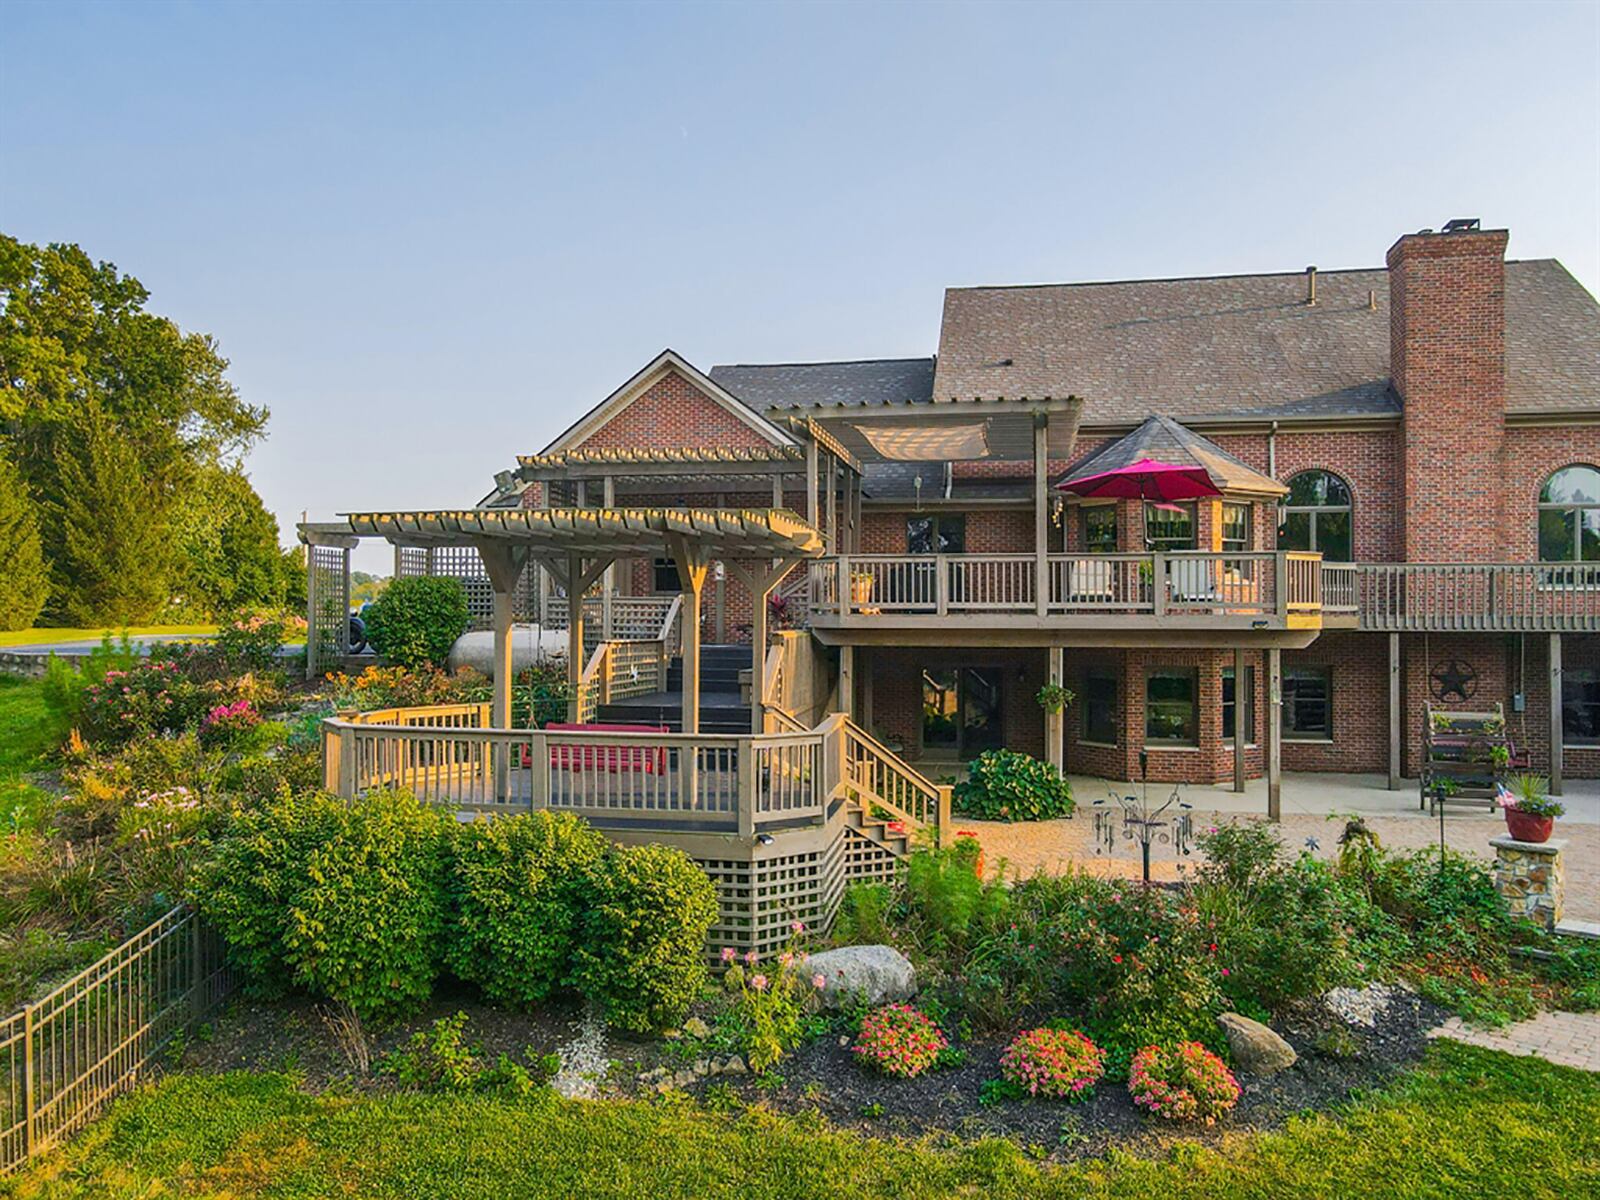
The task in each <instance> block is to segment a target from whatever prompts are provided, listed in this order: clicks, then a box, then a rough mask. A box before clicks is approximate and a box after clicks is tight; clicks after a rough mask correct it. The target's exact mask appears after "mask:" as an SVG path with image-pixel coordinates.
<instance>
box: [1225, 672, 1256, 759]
mask: <svg viewBox="0 0 1600 1200" xmlns="http://www.w3.org/2000/svg"><path fill="white" fill-rule="evenodd" d="M1243 699H1244V708H1243V709H1242V710H1241V709H1240V707H1239V689H1238V687H1237V686H1236V685H1235V683H1234V679H1233V668H1232V667H1223V668H1222V736H1223V738H1224V739H1226V740H1228V741H1232V740H1233V731H1234V729H1235V728H1236V727H1237V726H1236V725H1235V722H1236V721H1238V719H1239V714H1240V712H1241V711H1242V712H1243V714H1244V741H1245V745H1247V746H1248V745H1253V744H1254V743H1255V740H1256V669H1255V668H1254V667H1246V668H1245V669H1244V697H1243Z"/></svg>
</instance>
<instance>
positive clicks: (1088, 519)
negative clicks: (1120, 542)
mask: <svg viewBox="0 0 1600 1200" xmlns="http://www.w3.org/2000/svg"><path fill="white" fill-rule="evenodd" d="M1079 512H1080V513H1081V516H1080V518H1079V519H1080V520H1081V521H1082V523H1083V548H1084V549H1085V550H1086V551H1088V552H1089V553H1090V554H1115V553H1116V552H1117V506H1116V505H1115V504H1091V505H1089V506H1088V507H1087V508H1083V509H1080V510H1079Z"/></svg>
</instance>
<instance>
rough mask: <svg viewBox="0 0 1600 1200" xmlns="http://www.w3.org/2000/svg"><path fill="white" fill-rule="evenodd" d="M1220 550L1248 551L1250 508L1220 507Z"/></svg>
mask: <svg viewBox="0 0 1600 1200" xmlns="http://www.w3.org/2000/svg"><path fill="white" fill-rule="evenodd" d="M1222 548H1223V549H1224V550H1248V549H1249V548H1250V506H1249V505H1248V504H1224V505H1223V506H1222Z"/></svg>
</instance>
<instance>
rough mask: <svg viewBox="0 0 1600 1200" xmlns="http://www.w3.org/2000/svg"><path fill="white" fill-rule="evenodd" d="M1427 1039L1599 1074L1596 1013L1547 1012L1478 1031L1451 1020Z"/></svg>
mask: <svg viewBox="0 0 1600 1200" xmlns="http://www.w3.org/2000/svg"><path fill="white" fill-rule="evenodd" d="M1428 1036H1429V1037H1447V1038H1452V1039H1454V1040H1455V1041H1458V1042H1466V1043H1468V1044H1469V1045H1473V1046H1483V1047H1485V1048H1486V1049H1489V1050H1503V1051H1504V1052H1505V1053H1507V1054H1521V1055H1532V1056H1535V1057H1538V1058H1542V1059H1545V1060H1547V1061H1549V1062H1553V1063H1555V1064H1556V1065H1557V1066H1562V1067H1577V1068H1578V1069H1579V1070H1580V1071H1595V1072H1600V1013H1572V1012H1547V1013H1540V1014H1539V1015H1538V1016H1537V1017H1534V1018H1533V1020H1531V1021H1519V1022H1517V1023H1516V1024H1515V1025H1507V1026H1506V1027H1505V1028H1504V1029H1480V1028H1476V1027H1474V1026H1472V1025H1468V1024H1467V1023H1466V1022H1464V1021H1463V1020H1462V1019H1461V1018H1460V1017H1451V1018H1450V1019H1449V1020H1448V1021H1446V1022H1445V1023H1444V1024H1443V1025H1441V1026H1439V1028H1437V1029H1434V1030H1431V1031H1430V1032H1429V1033H1428Z"/></svg>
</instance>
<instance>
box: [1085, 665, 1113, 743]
mask: <svg viewBox="0 0 1600 1200" xmlns="http://www.w3.org/2000/svg"><path fill="white" fill-rule="evenodd" d="M1083 736H1084V739H1085V740H1086V741H1090V742H1106V743H1109V744H1111V745H1115V744H1116V742H1117V680H1116V677H1115V676H1114V675H1089V676H1086V677H1085V678H1084V681H1083Z"/></svg>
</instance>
